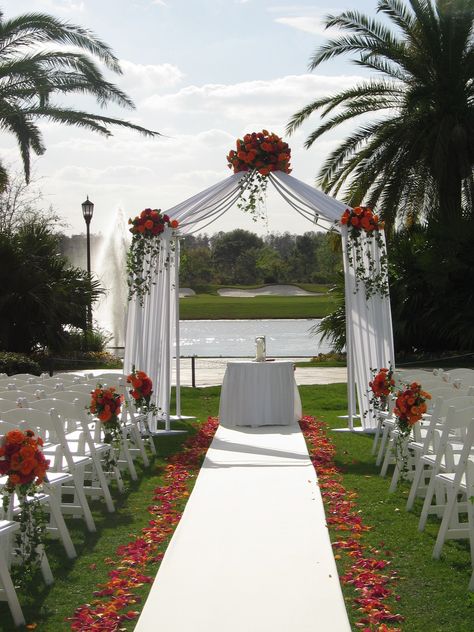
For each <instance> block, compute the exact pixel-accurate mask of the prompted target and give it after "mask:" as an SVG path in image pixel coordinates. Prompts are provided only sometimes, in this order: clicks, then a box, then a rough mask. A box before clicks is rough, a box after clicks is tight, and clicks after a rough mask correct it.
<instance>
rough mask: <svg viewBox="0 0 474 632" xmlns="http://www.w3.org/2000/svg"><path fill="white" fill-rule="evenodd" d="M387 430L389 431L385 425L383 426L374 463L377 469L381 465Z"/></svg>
mask: <svg viewBox="0 0 474 632" xmlns="http://www.w3.org/2000/svg"><path fill="white" fill-rule="evenodd" d="M389 430H390V429H389V427H388V426H387V424H384V426H383V433H382V440H381V442H380V447H379V453H378V454H377V459H376V461H375V465H377V467H379V466H380V464H381V463H382V459H383V456H384V454H385V447H386V445H387V440H388V435H389Z"/></svg>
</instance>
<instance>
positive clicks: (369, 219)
mask: <svg viewBox="0 0 474 632" xmlns="http://www.w3.org/2000/svg"><path fill="white" fill-rule="evenodd" d="M341 224H342V225H343V226H347V227H348V228H349V230H350V231H354V230H355V231H357V232H359V231H361V230H365V231H366V232H367V233H370V232H372V231H374V230H383V229H384V225H385V224H384V222H382V221H380V220H379V216H378V215H375V214H374V213H373V212H372V209H370V208H369V207H368V206H356V207H355V208H353V209H352V210H351V209H348V208H347V209H346V210H345V211H344V213H343V214H342V217H341Z"/></svg>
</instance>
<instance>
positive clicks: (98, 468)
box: [92, 452, 115, 513]
mask: <svg viewBox="0 0 474 632" xmlns="http://www.w3.org/2000/svg"><path fill="white" fill-rule="evenodd" d="M92 463H93V468H94V471H95V475H96V476H97V482H98V484H99V486H100V488H101V489H102V493H103V496H104V501H105V505H106V507H107V511H108V512H109V513H113V512H114V511H115V505H114V501H113V500H112V496H111V494H110V489H109V484H108V482H107V478H106V476H105V474H104V470H103V468H102V464H101V462H100V459H99V457H98V455H97V452H94V453H93V454H92Z"/></svg>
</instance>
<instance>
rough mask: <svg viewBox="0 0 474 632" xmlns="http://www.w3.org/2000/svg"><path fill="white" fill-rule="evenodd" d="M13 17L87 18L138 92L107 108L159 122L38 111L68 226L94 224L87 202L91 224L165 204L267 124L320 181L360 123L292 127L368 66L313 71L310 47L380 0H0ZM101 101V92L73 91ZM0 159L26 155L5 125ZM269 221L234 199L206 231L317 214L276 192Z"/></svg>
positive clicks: (42, 170)
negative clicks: (101, 126) (98, 121)
mask: <svg viewBox="0 0 474 632" xmlns="http://www.w3.org/2000/svg"><path fill="white" fill-rule="evenodd" d="M0 7H1V9H2V11H3V13H4V17H5V18H10V17H14V16H16V15H19V14H21V13H27V12H32V11H39V12H46V13H49V14H51V15H54V16H56V17H59V18H61V19H63V20H67V21H69V22H72V23H75V24H79V25H81V26H84V27H86V28H89V29H90V30H92V31H93V32H94V33H96V34H97V35H98V36H99V37H100V38H101V39H102V40H104V41H105V42H107V44H109V45H110V46H111V47H112V49H113V50H114V53H115V54H116V55H117V57H118V58H119V59H120V63H121V67H122V70H123V74H122V75H121V76H119V75H112V76H111V77H110V78H111V80H112V81H113V82H114V83H116V84H117V85H118V86H119V87H120V88H121V89H123V90H125V91H126V92H127V93H128V94H129V95H130V96H131V97H132V99H133V101H134V103H135V105H136V109H135V110H132V111H129V110H123V109H118V108H116V107H110V108H107V110H106V111H105V113H106V114H107V115H110V116H115V117H120V118H124V119H126V120H129V121H133V122H134V123H137V124H139V125H142V126H144V127H147V128H149V129H153V130H155V131H158V132H160V133H161V134H162V135H163V136H162V137H159V138H154V139H148V138H144V137H143V136H140V135H138V134H137V133H136V132H133V131H131V130H119V129H116V130H112V131H113V134H114V135H113V137H111V138H105V137H103V136H99V135H96V134H93V133H92V132H85V131H80V130H77V129H75V128H73V127H65V126H58V125H54V124H49V123H47V122H42V123H41V129H42V131H43V133H44V138H45V142H46V147H47V151H46V153H45V154H44V155H43V156H40V157H38V158H35V159H34V174H35V179H36V181H37V186H38V187H39V188H40V189H41V192H42V194H43V197H44V201H43V204H44V205H52V206H53V208H54V210H55V211H56V213H57V214H58V215H60V216H61V217H62V218H64V220H65V221H66V224H67V229H66V232H68V233H69V234H71V233H81V232H84V230H85V225H84V220H83V218H82V213H81V202H83V201H84V200H85V198H86V195H88V196H89V198H90V199H91V200H92V201H93V202H94V205H95V209H94V217H93V220H92V223H91V231H92V232H93V233H99V232H100V233H102V234H107V233H108V232H110V230H111V228H113V226H114V225H116V224H117V221H118V219H117V218H118V216H119V214H122V216H125V218H128V217H133V216H135V215H136V214H138V213H139V212H140V211H141V210H142V209H143V208H146V207H153V208H161V209H163V210H164V209H167V208H170V207H171V206H173V205H174V204H177V203H179V202H182V201H183V200H185V199H187V198H188V197H191V196H192V195H194V194H196V193H198V192H199V191H202V190H203V189H205V188H207V187H209V186H211V185H213V184H215V183H217V182H218V181H220V180H222V179H224V178H225V177H227V176H228V175H230V173H231V172H230V171H229V169H228V167H227V161H226V155H227V153H228V151H229V150H230V149H232V148H233V147H234V145H235V140H236V139H237V138H238V137H241V136H242V135H243V134H245V133H247V132H253V131H261V130H262V129H264V128H265V129H268V130H270V131H272V132H275V133H277V134H280V135H282V136H284V137H285V140H287V142H288V143H289V145H290V147H291V149H292V167H293V174H292V175H294V176H295V177H297V178H299V179H300V180H303V181H305V182H307V183H309V184H315V179H316V174H317V172H318V170H319V168H320V167H321V165H322V164H323V162H324V160H325V159H326V158H327V156H328V155H329V153H330V152H331V150H332V149H333V148H334V147H335V146H336V145H337V144H338V142H340V141H341V140H342V139H343V138H344V137H345V136H346V135H347V133H348V132H349V131H350V130H351V129H352V127H351V126H348V125H345V126H341V127H340V128H339V129H337V130H334V131H333V132H331V133H329V134H327V135H325V136H323V137H322V138H321V139H319V140H318V141H317V142H316V143H315V144H314V145H313V147H312V148H311V149H309V150H307V149H305V148H304V140H305V138H306V136H307V135H308V134H309V133H310V132H311V131H312V130H313V129H314V128H315V127H317V125H318V122H319V117H318V116H317V115H313V116H312V117H311V119H310V120H309V121H308V122H307V123H306V124H305V125H304V126H302V127H301V128H300V130H298V131H297V132H296V133H294V134H293V135H292V136H290V137H287V136H286V134H285V128H286V125H287V123H288V121H289V119H290V118H291V116H292V114H294V113H295V112H296V111H297V110H299V109H300V108H301V107H302V106H304V105H306V104H308V103H309V102H311V101H313V100H314V99H316V98H319V97H321V96H323V95H326V94H332V93H335V92H338V91H339V90H340V89H341V88H344V87H349V86H351V85H353V84H354V83H356V82H358V81H359V80H360V79H361V78H362V77H361V71H360V69H359V68H358V67H357V66H356V65H354V64H352V63H350V59H349V58H338V59H336V60H333V61H330V62H326V63H325V64H323V65H321V66H320V67H319V68H318V69H317V71H313V72H311V73H310V72H309V71H308V62H309V59H310V56H311V55H312V53H313V52H314V51H315V50H316V49H317V48H318V47H319V46H321V45H323V44H324V43H325V41H327V39H328V37H331V36H334V35H337V32H335V31H334V30H333V31H332V32H331V31H327V30H325V29H324V17H325V16H326V15H327V14H329V13H331V14H337V13H339V12H342V11H344V10H347V9H357V10H359V11H361V12H363V13H366V14H372V15H374V14H375V7H376V0H357V4H356V5H355V3H354V2H353V3H352V4H351V3H349V0H333V1H332V2H329V1H328V0H324V1H322V2H308V1H306V0H299V1H297V2H295V3H294V4H293V3H291V2H290V1H289V0H281V1H280V0H3V1H1V0H0ZM77 106H78V107H83V106H87V107H88V108H89V109H90V110H92V111H94V112H97V113H104V112H103V111H102V110H101V109H100V107H99V106H98V105H97V104H95V103H94V102H93V101H86V102H84V101H77ZM0 154H1V157H2V160H3V161H4V162H5V163H7V164H11V165H12V166H13V167H15V166H16V167H18V168H19V167H20V162H19V160H18V150H17V147H16V145H15V142H14V139H13V137H11V136H9V135H8V134H7V133H6V132H4V131H2V132H1V134H0ZM267 215H268V221H267V222H263V221H260V222H257V223H255V222H254V221H253V220H252V219H251V218H250V217H249V216H248V215H246V214H245V213H244V212H243V211H242V210H239V209H238V208H237V207H235V208H234V209H232V210H230V211H229V212H228V213H227V214H226V215H225V216H224V217H223V218H221V219H220V220H219V221H218V222H216V223H215V224H213V225H212V226H210V227H209V228H208V229H206V231H207V232H208V233H214V232H217V231H220V230H225V231H227V230H232V229H234V228H245V229H247V230H252V231H254V232H257V233H259V234H265V232H267V231H272V232H284V231H286V230H288V231H290V232H293V233H299V234H301V233H303V232H305V231H307V230H313V229H314V226H313V225H312V224H311V223H309V222H308V220H305V219H304V218H302V217H300V216H299V215H298V214H297V213H296V212H295V211H293V210H292V209H291V208H290V207H288V206H287V205H286V204H285V202H284V201H283V200H281V199H279V198H278V197H277V196H276V195H271V194H270V195H269V196H268V201H267Z"/></svg>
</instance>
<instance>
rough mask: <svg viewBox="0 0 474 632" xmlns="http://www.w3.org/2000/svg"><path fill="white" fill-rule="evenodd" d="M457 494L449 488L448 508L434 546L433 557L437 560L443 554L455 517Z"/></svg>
mask: <svg viewBox="0 0 474 632" xmlns="http://www.w3.org/2000/svg"><path fill="white" fill-rule="evenodd" d="M456 497H457V494H456V492H455V490H454V489H449V490H448V502H447V503H446V508H445V510H444V513H443V518H442V520H441V525H440V527H439V530H438V536H437V538H436V543H435V545H434V548H433V558H434V559H435V560H439V557H440V555H441V551H442V549H443V545H444V543H445V541H446V536H447V534H448V531H449V526H450V524H451V521H452V518H453V511H454V505H455V503H456Z"/></svg>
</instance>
